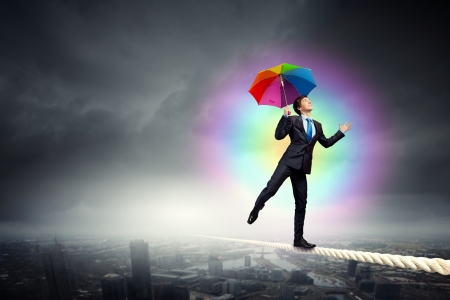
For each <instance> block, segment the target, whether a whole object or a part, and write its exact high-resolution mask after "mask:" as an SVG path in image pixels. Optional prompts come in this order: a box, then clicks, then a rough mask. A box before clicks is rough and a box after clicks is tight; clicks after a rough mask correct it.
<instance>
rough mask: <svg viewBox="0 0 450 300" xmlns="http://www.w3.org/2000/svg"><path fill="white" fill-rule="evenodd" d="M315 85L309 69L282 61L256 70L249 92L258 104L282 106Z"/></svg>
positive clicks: (305, 93) (304, 94)
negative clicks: (271, 66)
mask: <svg viewBox="0 0 450 300" xmlns="http://www.w3.org/2000/svg"><path fill="white" fill-rule="evenodd" d="M316 86H317V85H316V82H315V81H314V78H313V76H312V72H311V70H310V69H307V68H302V67H299V66H294V65H291V64H287V63H283V64H281V65H278V66H275V67H273V68H270V69H267V70H262V71H260V72H258V74H257V75H256V78H255V80H254V81H253V84H252V86H251V87H250V89H249V92H250V94H252V95H253V97H254V98H255V99H256V102H258V105H271V106H276V107H280V108H282V107H284V106H286V105H289V104H292V103H294V101H295V99H296V98H297V97H299V96H307V95H308V94H309V92H311V90H312V89H313V88H315V87H316Z"/></svg>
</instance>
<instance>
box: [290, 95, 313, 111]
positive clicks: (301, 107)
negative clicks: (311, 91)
mask: <svg viewBox="0 0 450 300" xmlns="http://www.w3.org/2000/svg"><path fill="white" fill-rule="evenodd" d="M292 106H293V108H294V111H295V112H296V113H297V114H298V115H301V114H302V113H305V112H309V113H310V112H311V111H312V110H313V107H312V103H311V101H310V100H309V98H308V97H307V96H300V97H298V98H297V99H295V101H294V104H293V105H292Z"/></svg>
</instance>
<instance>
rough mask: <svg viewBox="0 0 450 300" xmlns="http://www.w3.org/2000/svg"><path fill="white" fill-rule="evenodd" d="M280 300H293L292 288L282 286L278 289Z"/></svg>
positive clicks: (286, 285)
mask: <svg viewBox="0 0 450 300" xmlns="http://www.w3.org/2000/svg"><path fill="white" fill-rule="evenodd" d="M279 296H280V298H278V299H280V300H293V299H294V286H293V285H290V284H282V285H281V287H280V294H279Z"/></svg>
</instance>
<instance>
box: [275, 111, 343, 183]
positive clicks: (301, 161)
mask: <svg viewBox="0 0 450 300" xmlns="http://www.w3.org/2000/svg"><path fill="white" fill-rule="evenodd" d="M313 122H314V126H315V128H316V134H315V135H314V136H313V137H312V139H311V141H310V142H309V143H308V139H307V137H306V132H305V128H304V127H303V120H302V117H301V116H289V117H287V118H286V117H285V116H282V117H281V120H280V121H279V122H278V125H277V128H276V129H275V138H276V139H277V140H282V139H284V138H285V137H286V135H288V134H289V137H290V138H291V144H290V145H289V146H288V147H287V149H286V151H285V152H284V154H283V156H282V157H281V159H280V161H279V162H278V163H282V164H285V165H287V166H289V167H292V168H294V169H297V170H299V169H300V168H303V172H305V174H311V167H312V158H313V149H314V145H315V144H316V142H317V141H319V143H320V144H321V145H322V146H323V147H325V148H328V147H331V146H333V145H334V144H335V143H336V142H337V141H339V140H340V139H342V138H343V137H344V136H345V135H344V134H343V133H342V132H341V131H340V130H338V131H337V132H336V133H335V134H334V135H333V136H332V137H330V138H328V139H327V138H326V137H325V136H324V135H323V131H322V124H320V123H319V122H317V121H315V120H313Z"/></svg>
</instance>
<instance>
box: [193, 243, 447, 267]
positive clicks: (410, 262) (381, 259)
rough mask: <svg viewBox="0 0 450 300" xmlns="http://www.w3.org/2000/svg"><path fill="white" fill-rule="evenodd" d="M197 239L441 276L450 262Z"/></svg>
mask: <svg viewBox="0 0 450 300" xmlns="http://www.w3.org/2000/svg"><path fill="white" fill-rule="evenodd" d="M194 236H198V237H204V238H210V239H218V240H224V241H231V242H238V243H245V244H251V245H256V246H264V247H271V248H277V249H283V250H287V251H294V252H303V253H310V254H318V255H324V256H330V257H336V258H341V259H351V260H357V261H361V262H368V263H373V264H380V265H388V266H391V267H399V268H409V269H413V270H423V271H426V272H429V273H433V272H437V273H440V274H442V275H450V260H445V259H442V258H426V257H415V256H403V255H392V254H381V253H372V252H363V251H353V250H341V249H332V248H321V247H314V248H301V247H294V246H292V245H289V244H279V243H269V242H260V241H253V240H240V239H230V238H222V237H213V236H203V235H194Z"/></svg>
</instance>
